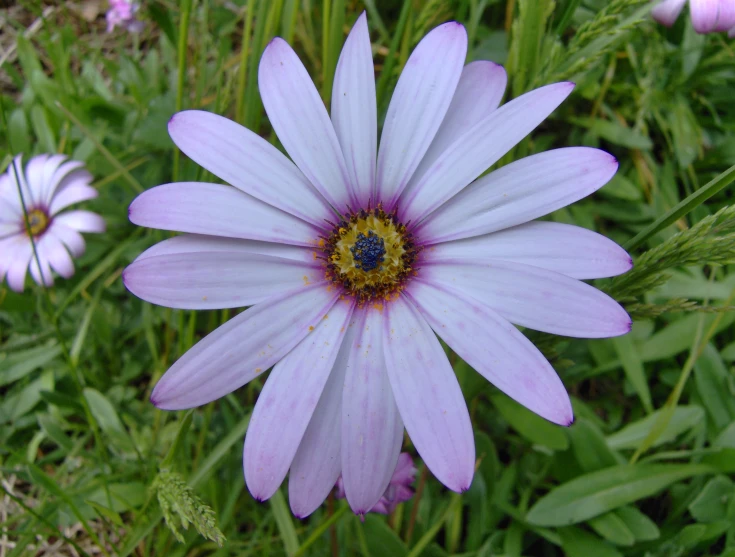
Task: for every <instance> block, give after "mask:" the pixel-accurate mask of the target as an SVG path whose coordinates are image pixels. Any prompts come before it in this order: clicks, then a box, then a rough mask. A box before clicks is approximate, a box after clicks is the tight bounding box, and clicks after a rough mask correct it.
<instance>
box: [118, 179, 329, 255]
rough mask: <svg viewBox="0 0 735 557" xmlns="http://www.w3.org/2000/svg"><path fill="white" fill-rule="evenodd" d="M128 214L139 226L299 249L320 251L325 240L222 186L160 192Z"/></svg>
mask: <svg viewBox="0 0 735 557" xmlns="http://www.w3.org/2000/svg"><path fill="white" fill-rule="evenodd" d="M128 214H129V216H130V221H131V222H133V223H135V224H137V225H139V226H148V227H151V228H160V229H163V230H175V231H178V232H192V233H195V234H208V235H212V236H225V237H228V238H244V239H249V240H262V241H268V242H281V243H285V244H295V245H300V246H309V245H311V246H314V245H316V240H317V238H318V236H319V235H320V232H319V231H318V230H317V229H316V228H314V227H313V226H311V225H309V224H307V223H306V222H304V221H302V220H301V219H299V218H296V217H294V216H293V215H289V214H288V213H284V212H283V211H280V210H279V209H276V208H275V207H272V206H271V205H268V204H267V203H263V202H262V201H259V200H257V199H255V198H254V197H250V196H249V195H247V194H245V193H242V192H241V191H239V190H237V189H235V188H233V187H230V186H223V185H219V184H205V183H199V182H181V183H177V184H165V185H163V186H157V187H155V188H152V189H150V190H148V191H145V192H143V193H141V194H140V195H139V196H138V197H136V198H135V199H134V200H133V202H132V203H131V204H130V209H129V210H128Z"/></svg>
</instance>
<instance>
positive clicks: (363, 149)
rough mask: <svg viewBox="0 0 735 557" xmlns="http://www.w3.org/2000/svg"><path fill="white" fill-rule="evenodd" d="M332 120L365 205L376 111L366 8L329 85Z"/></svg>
mask: <svg viewBox="0 0 735 557" xmlns="http://www.w3.org/2000/svg"><path fill="white" fill-rule="evenodd" d="M332 124H333V125H334V130H335V132H336V133H337V138H338V139H339V144H340V145H341V147H342V153H343V154H344V158H345V164H346V166H347V171H348V172H349V175H350V178H351V180H352V183H353V184H355V189H356V192H357V203H358V205H359V206H360V207H366V206H367V204H368V202H369V200H370V194H371V193H372V192H373V188H374V184H375V158H376V153H377V150H378V115H377V108H376V101H375V70H374V68H373V52H372V48H371V46H370V32H369V31H368V25H367V17H366V15H365V12H362V14H361V15H360V17H359V18H357V21H356V22H355V26H354V27H353V28H352V31H351V32H350V34H349V36H348V37H347V41H345V44H344V47H342V53H341V54H340V56H339V61H338V62H337V69H336V71H335V73H334V84H333V85H332ZM355 208H357V207H355Z"/></svg>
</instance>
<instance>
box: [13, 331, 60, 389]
mask: <svg viewBox="0 0 735 557" xmlns="http://www.w3.org/2000/svg"><path fill="white" fill-rule="evenodd" d="M59 354H61V348H60V347H59V346H58V344H56V342H55V341H52V342H50V343H48V344H45V345H42V346H35V347H33V348H31V349H29V350H22V351H19V352H13V353H11V354H10V355H8V356H7V357H4V356H5V355H4V354H0V386H2V385H7V384H8V383H13V382H14V381H17V380H18V379H21V378H22V377H25V376H26V375H28V374H29V373H31V372H32V371H33V370H34V369H37V368H39V367H43V366H45V365H46V364H47V363H49V362H50V361H51V360H53V359H54V358H56V356H58V355H59Z"/></svg>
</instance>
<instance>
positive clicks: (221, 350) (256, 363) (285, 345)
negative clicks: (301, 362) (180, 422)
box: [151, 283, 338, 410]
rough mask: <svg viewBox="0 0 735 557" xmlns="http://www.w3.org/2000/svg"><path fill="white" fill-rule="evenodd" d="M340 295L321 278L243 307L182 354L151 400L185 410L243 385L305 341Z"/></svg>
mask: <svg viewBox="0 0 735 557" xmlns="http://www.w3.org/2000/svg"><path fill="white" fill-rule="evenodd" d="M337 297H338V294H336V293H334V292H330V291H328V290H327V285H326V283H320V284H316V285H314V286H311V287H308V288H303V289H299V290H298V291H297V292H295V293H288V294H285V295H284V296H282V297H279V298H277V299H272V300H268V301H267V302H263V303H262V304H258V305H257V306H254V307H252V308H250V309H248V310H247V311H244V312H243V313H241V314H239V315H237V316H236V317H234V318H232V319H230V320H229V321H228V322H227V323H225V324H224V325H221V326H220V327H219V328H217V329H215V330H214V331H212V332H211V333H209V334H208V335H207V336H206V337H204V338H203V339H202V340H200V341H199V342H198V343H197V344H195V345H194V346H193V347H192V348H190V349H189V351H188V352H187V353H186V354H184V355H183V356H182V357H181V358H179V359H178V361H177V362H176V363H175V364H174V365H172V366H171V368H169V370H168V371H167V372H166V373H165V374H164V376H163V377H162V378H161V380H160V381H159V382H158V384H157V385H156V387H155V389H153V394H152V395H151V402H153V404H155V405H156V406H158V407H159V408H161V409H163V410H183V409H185V408H193V407H195V406H201V405H202V404H206V403H208V402H212V401H213V400H217V399H218V398H220V397H223V396H225V395H226V394H229V393H231V392H232V391H234V390H235V389H239V388H240V387H242V386H243V385H244V384H245V383H247V382H248V381H250V380H251V379H253V378H254V377H257V376H258V375H260V374H261V373H263V372H264V371H265V370H267V369H268V368H270V367H271V366H273V365H274V364H276V363H277V362H278V361H279V360H280V359H281V358H283V357H284V356H285V355H286V354H288V353H289V352H290V351H291V350H292V349H293V348H294V347H295V346H296V345H297V344H298V343H299V342H301V340H303V339H304V338H305V337H306V336H307V335H308V334H309V332H310V331H309V327H312V328H313V327H315V326H316V325H318V324H319V322H320V321H321V320H322V319H323V318H324V315H326V314H327V313H329V310H330V309H331V308H332V306H333V305H334V303H335V301H336V299H337Z"/></svg>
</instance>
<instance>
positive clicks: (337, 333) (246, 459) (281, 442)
mask: <svg viewBox="0 0 735 557" xmlns="http://www.w3.org/2000/svg"><path fill="white" fill-rule="evenodd" d="M353 308H354V302H353V301H338V302H337V303H336V304H335V305H334V306H333V307H332V309H331V310H330V311H329V313H328V314H327V315H326V316H325V318H324V319H322V320H321V321H320V322H319V323H318V324H317V325H316V327H315V330H314V331H313V332H312V333H311V334H309V336H307V337H306V338H305V339H304V340H302V341H301V343H299V344H298V345H297V346H296V348H294V349H293V350H292V351H291V352H290V353H288V354H287V355H286V356H285V357H284V358H283V359H282V360H281V361H280V362H278V363H277V364H276V366H275V367H274V368H273V371H272V372H271V374H270V377H268V380H267V381H266V383H265V386H264V387H263V390H262V391H261V393H260V396H259V397H258V402H257V403H256V404H255V409H254V410H253V415H252V418H251V419H250V425H249V426H248V432H247V435H246V436H245V447H244V449H243V469H244V472H245V482H246V483H247V486H248V489H249V490H250V493H251V494H252V495H253V497H255V498H256V499H258V500H260V501H263V500H265V499H269V498H270V497H271V496H272V495H273V494H274V493H275V491H276V490H277V489H278V487H279V486H280V485H281V482H283V479H284V478H285V477H286V473H287V472H288V469H289V467H290V466H291V463H292V461H293V459H294V455H295V454H296V450H297V449H298V447H299V443H300V442H301V441H302V439H303V437H304V432H305V431H306V428H307V426H308V424H309V421H310V420H311V417H312V415H313V414H314V410H315V409H316V407H317V403H318V402H319V399H320V397H321V395H322V392H323V390H324V386H325V384H326V382H327V379H328V378H329V373H330V371H331V370H332V367H333V365H334V362H335V360H336V358H337V353H338V352H339V348H340V345H341V344H342V339H343V338H344V335H345V329H346V327H347V324H348V323H349V320H350V317H351V316H352V310H353Z"/></svg>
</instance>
